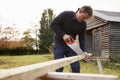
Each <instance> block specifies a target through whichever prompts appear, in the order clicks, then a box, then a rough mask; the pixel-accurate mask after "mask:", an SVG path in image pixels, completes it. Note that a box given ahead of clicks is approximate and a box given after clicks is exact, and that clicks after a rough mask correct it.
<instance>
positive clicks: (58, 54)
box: [50, 6, 93, 73]
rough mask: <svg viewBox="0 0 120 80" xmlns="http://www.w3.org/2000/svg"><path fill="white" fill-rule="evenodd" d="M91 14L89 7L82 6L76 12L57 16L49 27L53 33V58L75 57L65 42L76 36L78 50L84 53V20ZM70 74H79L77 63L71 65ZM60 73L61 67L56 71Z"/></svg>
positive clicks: (78, 64)
mask: <svg viewBox="0 0 120 80" xmlns="http://www.w3.org/2000/svg"><path fill="white" fill-rule="evenodd" d="M92 14H93V11H92V8H91V7H90V6H83V7H81V8H80V9H78V10H77V12H73V11H64V12H62V13H61V14H59V15H58V16H57V17H56V18H55V19H54V20H53V21H52V22H51V24H50V27H51V28H52V29H53V31H54V32H55V35H54V43H55V48H54V58H55V59H60V58H64V56H66V57H70V56H76V55H77V54H76V53H75V52H74V51H73V50H72V49H70V48H69V47H68V46H67V45H66V43H65V42H66V41H69V40H70V39H71V38H73V39H75V38H76V35H79V42H80V48H81V49H82V50H83V51H84V52H85V51H86V49H85V43H86V42H85V34H86V22H85V20H86V19H88V18H90V17H91V16H92ZM71 69H72V72H74V73H79V72H80V63H79V61H77V62H74V63H72V64H71ZM56 71H57V72H62V71H63V67H62V68H60V69H57V70H56Z"/></svg>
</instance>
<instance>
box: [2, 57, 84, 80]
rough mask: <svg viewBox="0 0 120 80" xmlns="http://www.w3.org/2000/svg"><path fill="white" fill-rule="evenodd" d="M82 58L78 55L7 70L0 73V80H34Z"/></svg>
mask: <svg viewBox="0 0 120 80" xmlns="http://www.w3.org/2000/svg"><path fill="white" fill-rule="evenodd" d="M83 58H85V56H84V55H79V56H73V57H68V58H63V59H57V60H52V61H47V62H44V63H38V64H32V65H28V66H22V67H18V68H14V69H8V70H6V71H5V72H2V73H0V80H34V79H35V78H37V77H40V76H42V75H44V74H46V73H48V72H50V71H53V70H56V69H58V68H60V67H63V66H65V65H68V64H70V63H73V62H76V61H78V60H80V59H83Z"/></svg>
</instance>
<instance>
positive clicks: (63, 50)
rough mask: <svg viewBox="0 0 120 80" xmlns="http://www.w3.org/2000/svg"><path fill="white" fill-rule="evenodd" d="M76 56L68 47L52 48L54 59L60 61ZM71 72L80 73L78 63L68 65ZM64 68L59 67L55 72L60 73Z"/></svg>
mask: <svg viewBox="0 0 120 80" xmlns="http://www.w3.org/2000/svg"><path fill="white" fill-rule="evenodd" d="M76 55H77V54H76V53H75V52H74V51H73V50H72V49H70V48H69V47H68V46H56V47H55V48H54V59H60V58H64V56H66V57H71V56H76ZM70 66H71V69H72V72H73V73H80V62H79V61H76V62H74V63H71V64H70ZM63 69H64V67H61V68H59V69H57V70H56V72H62V71H63Z"/></svg>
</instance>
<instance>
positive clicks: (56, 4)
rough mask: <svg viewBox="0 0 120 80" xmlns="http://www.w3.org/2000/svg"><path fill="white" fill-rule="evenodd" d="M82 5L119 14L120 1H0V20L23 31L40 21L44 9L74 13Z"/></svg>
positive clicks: (55, 12)
mask: <svg viewBox="0 0 120 80" xmlns="http://www.w3.org/2000/svg"><path fill="white" fill-rule="evenodd" d="M83 5H90V6H91V7H92V8H93V9H95V10H105V11H115V12H120V0H0V18H1V16H2V17H3V18H4V22H5V25H6V26H7V25H13V24H15V26H16V27H17V28H18V29H19V30H20V31H25V30H26V29H27V28H29V27H30V23H37V22H39V21H40V17H41V14H42V12H43V10H44V9H47V8H51V9H53V11H54V14H56V15H58V14H59V13H61V12H62V11H65V10H71V11H76V10H77V8H79V7H81V6H83Z"/></svg>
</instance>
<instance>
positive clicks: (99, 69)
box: [96, 57, 103, 74]
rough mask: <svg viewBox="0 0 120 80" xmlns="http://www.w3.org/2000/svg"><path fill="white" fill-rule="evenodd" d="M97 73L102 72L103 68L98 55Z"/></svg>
mask: <svg viewBox="0 0 120 80" xmlns="http://www.w3.org/2000/svg"><path fill="white" fill-rule="evenodd" d="M96 59H97V65H98V71H99V74H103V68H102V64H101V61H100V58H99V57H96Z"/></svg>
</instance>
